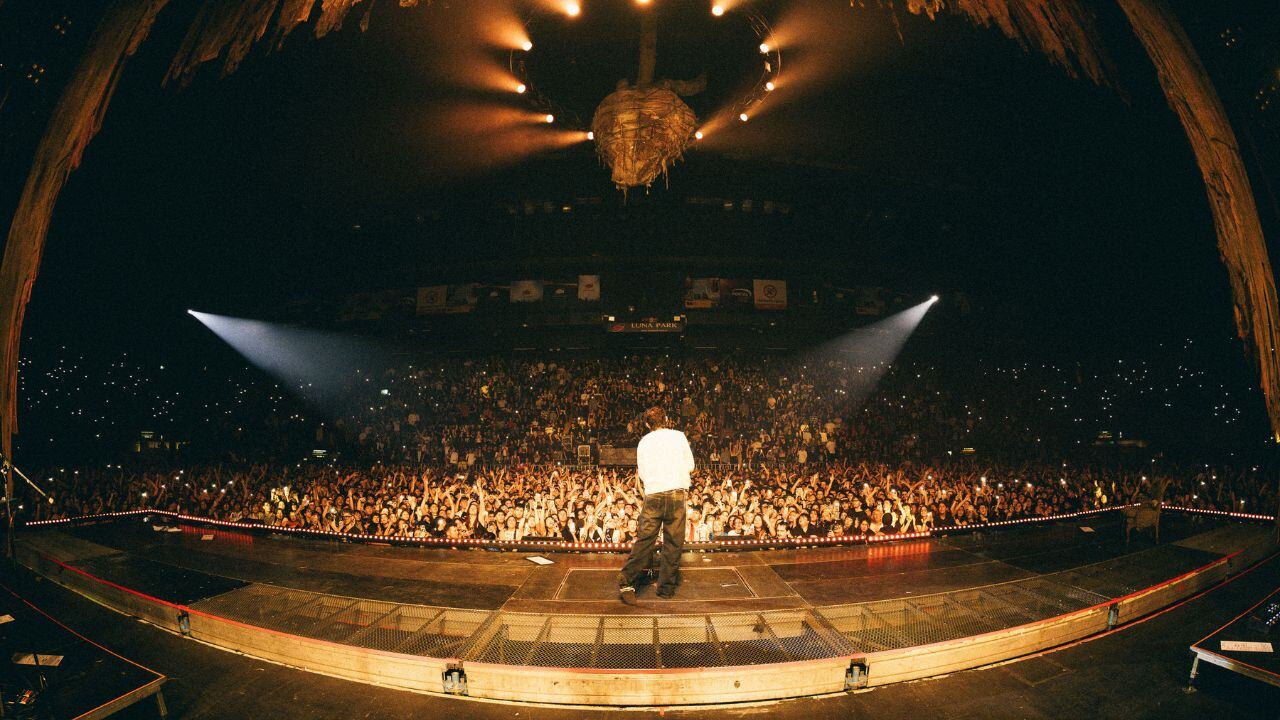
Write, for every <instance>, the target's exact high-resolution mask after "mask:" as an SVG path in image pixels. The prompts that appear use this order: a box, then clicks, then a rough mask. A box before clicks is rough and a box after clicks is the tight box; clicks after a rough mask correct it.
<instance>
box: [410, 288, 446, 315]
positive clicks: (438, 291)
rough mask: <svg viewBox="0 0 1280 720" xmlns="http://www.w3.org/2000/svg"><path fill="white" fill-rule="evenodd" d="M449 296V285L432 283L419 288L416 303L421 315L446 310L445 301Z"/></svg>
mask: <svg viewBox="0 0 1280 720" xmlns="http://www.w3.org/2000/svg"><path fill="white" fill-rule="evenodd" d="M448 297H449V286H448V285H431V286H429V287H420V288H418V299H417V303H416V307H417V311H418V314H419V315H429V314H431V313H439V312H444V305H445V301H446V300H447V299H448Z"/></svg>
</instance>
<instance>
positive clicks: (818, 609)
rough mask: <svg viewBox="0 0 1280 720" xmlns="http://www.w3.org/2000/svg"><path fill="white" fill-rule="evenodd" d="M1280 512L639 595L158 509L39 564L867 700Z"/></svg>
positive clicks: (1204, 557) (222, 616)
mask: <svg viewBox="0 0 1280 720" xmlns="http://www.w3.org/2000/svg"><path fill="white" fill-rule="evenodd" d="M1272 535H1273V531H1272V529H1271V528H1268V527H1267V526H1266V525H1264V524H1238V523H1232V522H1223V521H1217V520H1210V519H1206V518H1202V517H1195V516H1188V515H1183V514H1177V513H1171V512H1166V514H1165V520H1164V526H1163V528H1162V533H1161V540H1162V542H1161V543H1160V544H1159V545H1155V544H1153V543H1152V542H1151V540H1150V539H1149V538H1148V537H1145V536H1144V537H1143V538H1141V539H1139V538H1138V537H1137V536H1135V538H1134V540H1133V542H1132V543H1131V544H1130V545H1128V546H1126V545H1125V543H1124V539H1123V533H1122V531H1121V528H1120V518H1119V516H1118V514H1117V513H1114V512H1112V513H1106V514H1103V515H1098V516H1094V517H1088V518H1077V519H1074V520H1071V521H1062V522H1056V523H1041V524H1034V525H1029V526H1022V527H1013V528H1007V529H1003V530H1000V531H985V532H973V533H968V534H955V535H952V536H950V537H941V538H929V539H922V540H914V541H903V542H896V543H883V544H874V545H863V546H853V547H840V548H830V547H827V548H796V549H788V550H762V551H743V552H714V553H700V552H696V553H686V554H685V556H684V558H683V561H682V566H683V572H682V574H683V578H684V583H683V585H682V586H681V587H680V590H679V593H678V595H677V597H676V598H675V599H673V600H662V599H658V598H656V597H655V596H654V592H653V588H652V586H650V587H646V588H643V589H642V590H641V592H640V604H639V606H638V607H627V606H624V605H622V604H621V603H619V602H618V600H617V595H616V580H615V577H616V572H617V569H618V568H619V567H620V566H621V564H622V562H623V557H622V556H620V555H617V554H591V553H563V554H551V553H543V555H544V556H546V557H548V558H549V559H551V560H553V561H554V564H551V565H536V564H534V563H533V562H531V561H529V560H528V559H527V558H528V556H529V554H528V553H516V552H487V551H482V550H448V549H423V548H412V547H393V546H388V545H377V544H348V543H338V542H334V541H328V540H321V541H317V540H307V539H300V538H297V537H289V536H281V535H273V534H265V533H252V532H240V531H236V532H226V531H223V530H214V529H210V528H207V527H200V526H197V525H183V526H181V532H162V531H157V530H156V529H154V527H153V525H152V523H151V522H148V521H143V520H142V519H141V518H138V517H134V518H129V519H127V520H119V521H115V522H105V523H101V524H94V525H85V526H79V527H69V526H61V527H59V528H32V529H30V530H26V531H24V532H23V534H22V535H21V537H20V542H19V548H18V551H19V552H18V554H19V559H20V560H21V561H22V562H23V564H25V565H27V566H28V567H30V568H32V569H33V570H35V571H36V572H38V573H41V574H43V575H45V576H47V577H49V578H51V579H53V580H55V581H56V582H59V583H61V584H63V585H66V586H68V587H70V588H72V589H74V590H76V591H78V592H80V593H82V594H84V595H87V596H89V597H92V598H94V599H96V600H98V601H100V602H102V603H104V604H106V605H108V606H110V607H113V608H116V609H118V610H120V611H122V612H125V613H128V614H130V615H134V616H137V617H140V618H142V619H145V620H147V621H149V622H151V623H154V624H156V625H158V626H160V627H163V628H166V629H169V630H171V631H173V632H179V633H182V634H184V635H189V636H191V637H193V638H196V639H199V640H202V641H204V642H208V643H210V644H213V645H216V646H219V647H222V648H225V649H228V650H234V651H237V652H243V653H245V654H247V655H252V656H256V657H260V658H264V659H267V660H273V661H277V662H281V663H284V664H288V665H291V666H295V667H300V668H304V669H307V670H312V671H315V672H321V673H325V674H329V675H334V676H338V677H343V678H348V679H352V680H357V681H362V682H371V683H378V684H381V685H388V686H393V687H399V688H406V689H411V690H417V691H424V692H435V693H441V692H444V693H452V694H458V695H468V696H471V697H483V698H492V699H502V700H516V701H529V702H544V703H568V704H597V705H659V706H669V705H680V704H693V703H720V702H740V701H754V700H769V699H780V698H787V697H798V696H806V695H816V694H823V693H830V692H841V691H846V690H856V689H858V688H862V687H869V686H876V685H883V684H887V683H893V682H900V681H904V680H913V679H918V678H924V677H930V676H934V675H940V674H945V673H949V672H954V671H957V670H963V669H966V668H971V667H978V666H981V665H986V664H990V663H992V662H999V661H1002V660H1006V659H1010V658H1014V657H1018V656H1021V655H1025V654H1027V653H1031V652H1036V651H1039V650H1043V649H1047V648H1052V647H1055V646H1058V645H1061V644H1064V643H1067V642H1070V641H1073V640H1076V639H1079V638H1083V637H1087V636H1089V635H1093V634H1096V633H1098V632H1102V631H1104V630H1106V629H1108V628H1110V627H1114V626H1116V625H1120V624H1124V623H1127V622H1131V621H1133V620H1134V619H1137V618H1140V617H1142V616H1144V615H1147V614H1149V613H1151V612H1153V611H1155V610H1158V609H1160V608H1162V607H1165V606H1168V605H1170V604H1172V603H1174V602H1176V601H1178V600H1180V599H1182V598H1185V597H1188V596H1190V595H1193V594H1195V593H1196V592H1198V591H1200V590H1202V589H1204V588H1206V587H1209V586H1211V585H1213V584H1215V583H1217V582H1219V581H1221V580H1222V579H1223V578H1225V577H1228V576H1229V575H1232V574H1235V573H1237V572H1239V571H1240V570H1242V569H1244V568H1245V567H1248V566H1250V565H1252V564H1253V563H1255V562H1257V561H1258V560H1260V559H1262V558H1263V557H1266V556H1267V555H1269V554H1270V553H1272V552H1273V551H1274V544H1273V542H1272V539H1271V538H1272Z"/></svg>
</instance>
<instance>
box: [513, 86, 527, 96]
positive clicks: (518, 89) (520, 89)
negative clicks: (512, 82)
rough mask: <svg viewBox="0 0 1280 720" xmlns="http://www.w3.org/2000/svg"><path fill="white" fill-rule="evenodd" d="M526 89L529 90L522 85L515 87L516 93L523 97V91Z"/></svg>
mask: <svg viewBox="0 0 1280 720" xmlns="http://www.w3.org/2000/svg"><path fill="white" fill-rule="evenodd" d="M528 89H529V88H527V87H525V85H524V83H520V84H519V85H516V92H517V93H520V94H521V95H523V94H524V91H525V90H528Z"/></svg>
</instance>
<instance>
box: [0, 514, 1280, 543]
mask: <svg viewBox="0 0 1280 720" xmlns="http://www.w3.org/2000/svg"><path fill="white" fill-rule="evenodd" d="M1124 507H1127V506H1126V505H1112V506H1108V507H1103V508H1095V509H1093V510H1081V511H1079V512H1073V513H1059V514H1057V515H1046V516H1044V517H1034V518H1019V519H1017V520H998V521H995V522H988V523H973V524H970V525H946V526H943V527H936V528H931V529H929V530H921V531H918V532H909V533H897V534H893V535H862V534H859V535H829V536H825V537H803V538H760V539H755V538H742V539H723V540H713V541H710V542H691V543H686V544H685V545H686V547H688V548H690V549H695V550H696V549H702V550H715V549H747V548H767V547H803V546H814V545H819V546H824V545H847V544H851V543H882V542H893V541H897V540H915V539H919V538H927V537H932V536H933V535H936V534H939V533H948V532H960V531H965V530H983V529H988V528H1004V527H1013V526H1017V525H1032V524H1035V523H1045V522H1053V521H1056V520H1071V519H1073V518H1081V517H1088V516H1091V515H1098V514H1101V513H1105V512H1111V511H1114V510H1120V509H1122V508H1124ZM1163 509H1165V510H1171V511H1174V512H1187V513H1194V514H1199V515H1212V516H1217V517H1226V518H1231V519H1233V520H1266V521H1273V520H1275V516H1274V515H1262V514H1259V513H1242V512H1231V511H1227V510H1206V509H1202V508H1188V507H1181V506H1177V505H1164V506H1163ZM136 515H162V516H165V517H171V518H176V519H178V520H183V521H186V522H191V523H199V524H202V525H212V526H215V527H224V528H235V529H237V530H265V531H268V532H277V533H286V534H291V535H300V536H307V537H325V538H333V539H337V540H364V541H374V542H391V543H400V544H407V545H421V546H424V547H452V548H460V547H475V548H484V549H491V550H548V549H554V550H573V551H583V550H587V551H592V550H594V551H605V552H619V551H628V550H630V549H631V543H610V542H569V541H567V540H531V541H525V540H522V541H518V542H501V541H494V540H484V539H481V538H423V537H412V536H408V535H374V534H372V533H336V532H329V531H326V530H312V529H310V528H291V527H283V526H279V525H263V524H261V523H246V522H234V521H231V520H215V519H213V518H206V517H199V516H196V515H186V514H183V513H178V512H174V511H172V510H154V509H139V510H121V511H119V512H110V513H97V514H94V515H80V516H77V517H71V518H59V519H56V520H33V521H30V522H27V523H25V524H24V525H25V526H26V527H42V526H56V525H70V524H74V523H81V522H87V521H91V520H102V519H111V518H120V517H130V516H136Z"/></svg>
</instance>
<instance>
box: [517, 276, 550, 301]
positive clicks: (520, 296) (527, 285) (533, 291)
mask: <svg viewBox="0 0 1280 720" xmlns="http://www.w3.org/2000/svg"><path fill="white" fill-rule="evenodd" d="M541 299H542V281H541V280H512V281H511V302H513V303H518V302H538V301H539V300H541Z"/></svg>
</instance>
